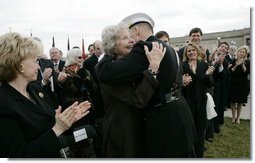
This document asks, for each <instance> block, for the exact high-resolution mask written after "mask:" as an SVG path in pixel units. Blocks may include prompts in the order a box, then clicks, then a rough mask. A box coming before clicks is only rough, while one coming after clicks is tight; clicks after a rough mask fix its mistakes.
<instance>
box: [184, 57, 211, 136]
mask: <svg viewBox="0 0 255 163" xmlns="http://www.w3.org/2000/svg"><path fill="white" fill-rule="evenodd" d="M182 66H183V72H184V74H189V75H190V76H191V78H192V82H191V83H190V84H189V85H188V86H185V87H184V88H183V96H184V97H185V99H186V100H187V102H188V104H189V106H190V109H191V112H192V115H193V118H194V122H195V125H196V129H197V130H199V131H201V130H205V129H206V127H207V126H206V124H207V116H206V101H207V97H206V92H207V88H209V87H212V86H213V79H212V76H209V75H206V74H205V73H206V71H207V69H208V64H207V63H206V62H203V61H197V69H196V74H194V73H193V71H192V70H191V69H190V66H189V63H188V61H185V62H184V63H183V65H182Z"/></svg>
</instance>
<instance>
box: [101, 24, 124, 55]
mask: <svg viewBox="0 0 255 163" xmlns="http://www.w3.org/2000/svg"><path fill="white" fill-rule="evenodd" d="M124 30H128V28H127V27H126V26H125V25H124V24H122V23H119V24H117V25H109V26H106V27H105V28H104V29H103V31H102V35H101V37H102V48H103V51H104V52H105V53H106V54H110V55H116V54H117V48H116V44H117V39H118V38H120V37H121V33H122V31H124Z"/></svg>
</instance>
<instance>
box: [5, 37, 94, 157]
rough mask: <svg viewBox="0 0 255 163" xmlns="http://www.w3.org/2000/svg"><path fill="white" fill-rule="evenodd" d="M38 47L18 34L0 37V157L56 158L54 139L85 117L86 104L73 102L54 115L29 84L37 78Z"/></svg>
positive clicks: (39, 91)
mask: <svg viewBox="0 0 255 163" xmlns="http://www.w3.org/2000/svg"><path fill="white" fill-rule="evenodd" d="M42 51H43V49H42V45H41V44H40V43H39V42H37V41H35V40H34V39H33V38H28V37H22V36H21V35H20V34H18V33H7V34H4V35H2V36H1V37H0V82H1V83H2V85H1V87H0V92H1V93H0V131H1V133H0V144H1V148H0V157H7V158H10V157H13V158H27V157H31V158H42V157H46V158H53V157H60V149H61V144H60V141H59V139H58V137H59V136H60V135H61V134H62V133H63V132H64V131H66V130H67V129H68V128H69V127H70V126H71V125H72V124H73V123H74V122H76V121H77V120H79V119H80V118H82V117H84V116H85V115H87V114H88V109H89V108H90V103H89V102H83V103H80V104H78V102H75V103H74V104H72V105H71V106H70V107H68V108H67V109H66V110H65V111H64V112H62V113H61V107H59V108H58V109H57V110H56V112H54V109H53V106H52V105H51V103H49V100H48V99H47V95H46V94H45V93H44V92H43V89H42V88H41V87H40V86H39V85H34V84H29V83H30V82H31V81H35V80H36V78H37V74H38V68H39V65H38V62H37V56H38V54H40V53H42Z"/></svg>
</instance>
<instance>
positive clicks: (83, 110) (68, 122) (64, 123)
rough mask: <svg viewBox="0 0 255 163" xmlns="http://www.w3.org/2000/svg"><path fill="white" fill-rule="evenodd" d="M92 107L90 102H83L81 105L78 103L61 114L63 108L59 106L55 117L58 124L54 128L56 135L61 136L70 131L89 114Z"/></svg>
mask: <svg viewBox="0 0 255 163" xmlns="http://www.w3.org/2000/svg"><path fill="white" fill-rule="evenodd" d="M90 107H91V104H90V102H88V101H84V102H81V103H80V104H78V102H77V101H76V102H74V103H73V104H72V105H71V106H69V107H68V108H67V109H66V110H64V111H63V112H62V113H61V109H62V108H61V106H59V107H58V109H57V110H56V115H55V119H56V123H55V125H54V126H53V128H52V129H53V131H54V132H55V134H56V135H57V136H59V135H61V134H62V133H63V132H64V131H66V130H68V129H69V128H70V127H71V126H72V124H73V123H74V122H76V121H78V120H80V119H81V118H82V117H84V116H86V115H87V114H88V113H89V108H90Z"/></svg>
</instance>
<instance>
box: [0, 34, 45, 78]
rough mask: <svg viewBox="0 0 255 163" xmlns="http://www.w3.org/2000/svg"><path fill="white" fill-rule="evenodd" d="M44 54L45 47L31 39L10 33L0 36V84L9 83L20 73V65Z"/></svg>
mask: <svg viewBox="0 0 255 163" xmlns="http://www.w3.org/2000/svg"><path fill="white" fill-rule="evenodd" d="M42 53H43V45H42V43H40V42H39V41H36V40H34V39H33V38H31V37H23V36H21V35H20V34H19V33H15V32H10V33H6V34H4V35H2V36H0V82H9V81H12V80H14V79H15V78H16V77H17V74H18V73H20V63H21V62H22V61H23V60H25V59H28V58H34V57H37V56H38V55H41V54H42Z"/></svg>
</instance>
